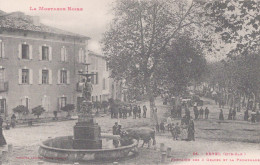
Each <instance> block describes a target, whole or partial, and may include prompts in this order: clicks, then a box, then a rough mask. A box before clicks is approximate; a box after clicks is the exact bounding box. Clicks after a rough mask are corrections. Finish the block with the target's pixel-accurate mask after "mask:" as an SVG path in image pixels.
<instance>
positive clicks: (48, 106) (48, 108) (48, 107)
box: [46, 96, 50, 111]
mask: <svg viewBox="0 0 260 165" xmlns="http://www.w3.org/2000/svg"><path fill="white" fill-rule="evenodd" d="M49 110H50V97H48V96H47V107H46V111H49Z"/></svg>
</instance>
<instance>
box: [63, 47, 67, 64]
mask: <svg viewBox="0 0 260 165" xmlns="http://www.w3.org/2000/svg"><path fill="white" fill-rule="evenodd" d="M67 60H68V57H67V50H66V48H65V47H64V46H63V47H62V48H61V61H62V62H67Z"/></svg>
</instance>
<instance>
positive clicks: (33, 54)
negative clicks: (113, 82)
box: [0, 11, 109, 116]
mask: <svg viewBox="0 0 260 165" xmlns="http://www.w3.org/2000/svg"><path fill="white" fill-rule="evenodd" d="M89 39H90V38H89V37H86V36H82V35H78V34H74V33H70V32H66V31H63V30H60V29H56V28H53V27H49V26H46V25H43V24H41V23H40V21H39V17H32V16H27V15H25V14H23V13H21V12H14V13H4V12H2V11H0V112H1V113H2V114H5V115H6V116H7V115H10V114H12V109H13V108H14V107H16V106H18V105H24V106H26V107H28V108H29V109H30V110H31V109H32V108H34V107H36V106H38V105H42V106H43V107H44V108H45V110H46V111H47V113H45V114H44V115H52V112H53V111H54V110H58V111H59V110H60V109H61V107H63V106H65V105H66V104H68V103H72V104H75V105H76V104H78V103H79V102H80V98H81V90H80V89H79V82H80V81H81V77H80V76H79V75H78V72H79V71H86V67H87V65H86V64H87V63H91V64H92V65H90V66H89V71H90V72H94V73H96V76H95V77H94V79H93V84H94V85H93V87H94V91H93V97H92V98H93V100H104V99H107V98H108V97H109V90H108V86H109V85H108V83H109V81H108V74H109V73H108V71H107V68H106V61H105V59H104V57H102V56H100V55H97V54H95V53H93V52H89V51H88V40H89Z"/></svg>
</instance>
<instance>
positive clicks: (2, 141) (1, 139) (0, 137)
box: [0, 116, 6, 146]
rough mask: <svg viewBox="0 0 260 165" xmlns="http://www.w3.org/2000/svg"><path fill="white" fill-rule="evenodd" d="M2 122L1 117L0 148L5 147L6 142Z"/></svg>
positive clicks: (0, 118) (0, 117)
mask: <svg viewBox="0 0 260 165" xmlns="http://www.w3.org/2000/svg"><path fill="white" fill-rule="evenodd" d="M3 122H4V120H3V118H2V116H0V146H4V145H6V140H5V137H4V135H3Z"/></svg>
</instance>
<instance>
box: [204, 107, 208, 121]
mask: <svg viewBox="0 0 260 165" xmlns="http://www.w3.org/2000/svg"><path fill="white" fill-rule="evenodd" d="M208 117H209V109H208V107H206V109H205V119H208Z"/></svg>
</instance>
